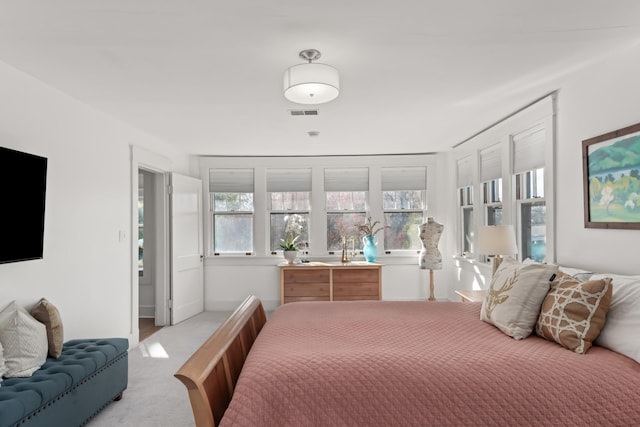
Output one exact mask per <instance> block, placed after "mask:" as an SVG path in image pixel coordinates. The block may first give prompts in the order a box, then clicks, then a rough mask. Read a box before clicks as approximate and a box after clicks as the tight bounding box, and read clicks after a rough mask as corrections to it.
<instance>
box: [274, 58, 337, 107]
mask: <svg viewBox="0 0 640 427" xmlns="http://www.w3.org/2000/svg"><path fill="white" fill-rule="evenodd" d="M339 93H340V76H339V74H338V70H336V69H335V68H333V67H332V66H330V65H326V64H318V63H311V62H309V63H307V64H300V65H294V66H293V67H289V68H287V70H286V71H285V72H284V97H285V98H287V99H288V100H289V101H291V102H295V103H297V104H323V103H325V102H329V101H333V100H334V99H336V98H337V97H338V94H339Z"/></svg>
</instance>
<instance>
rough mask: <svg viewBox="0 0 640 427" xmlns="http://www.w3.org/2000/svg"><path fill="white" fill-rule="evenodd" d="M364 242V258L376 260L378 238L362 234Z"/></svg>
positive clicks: (369, 260) (371, 260) (370, 260)
mask: <svg viewBox="0 0 640 427" xmlns="http://www.w3.org/2000/svg"><path fill="white" fill-rule="evenodd" d="M362 243H363V244H364V250H363V251H362V252H363V253H364V259H365V260H367V261H368V262H376V259H377V258H378V248H377V246H378V240H377V239H376V238H375V237H374V236H364V237H363V238H362Z"/></svg>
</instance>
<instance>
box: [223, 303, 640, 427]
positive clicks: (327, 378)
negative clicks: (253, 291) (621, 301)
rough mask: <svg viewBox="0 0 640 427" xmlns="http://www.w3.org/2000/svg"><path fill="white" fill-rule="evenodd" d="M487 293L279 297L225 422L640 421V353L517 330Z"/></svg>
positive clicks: (497, 423) (458, 423)
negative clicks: (503, 322) (483, 309)
mask: <svg viewBox="0 0 640 427" xmlns="http://www.w3.org/2000/svg"><path fill="white" fill-rule="evenodd" d="M479 311H480V303H458V302H386V301H355V302H331V303H329V302H321V303H315V302H305V303H292V304H286V305H283V306H281V307H280V308H278V309H277V310H276V311H275V312H274V313H273V315H272V316H271V317H270V318H269V320H268V321H267V324H266V326H265V328H264V329H263V330H262V332H261V333H260V335H259V337H258V339H257V340H256V342H255V344H254V346H253V348H252V349H251V352H250V353H249V355H248V357H247V360H246V363H245V365H244V368H243V370H242V373H241V376H240V378H239V381H238V384H237V387H236V390H235V394H234V397H233V399H232V401H231V404H230V406H229V408H228V410H227V412H226V413H225V416H224V418H223V419H222V423H221V426H252V427H254V426H296V427H302V426H447V425H448V426H454V425H455V426H534V425H540V426H591V425H592V426H604V425H619V426H638V425H640V364H638V363H636V362H635V361H633V360H631V359H629V358H626V357H624V356H622V355H620V354H618V353H614V352H612V351H609V350H607V349H604V348H601V347H597V346H594V347H593V348H591V350H589V352H588V353H587V354H586V355H580V354H575V353H573V352H571V351H569V350H567V349H564V348H562V347H560V346H559V345H558V344H555V343H553V342H549V341H545V340H543V339H541V338H539V337H537V336H530V337H529V338H526V339H524V340H522V341H516V340H514V339H512V338H510V337H507V336H506V335H504V334H503V333H501V332H500V331H499V330H498V329H496V328H495V327H493V326H491V325H489V324H486V323H484V322H482V321H481V320H479V318H480V314H479Z"/></svg>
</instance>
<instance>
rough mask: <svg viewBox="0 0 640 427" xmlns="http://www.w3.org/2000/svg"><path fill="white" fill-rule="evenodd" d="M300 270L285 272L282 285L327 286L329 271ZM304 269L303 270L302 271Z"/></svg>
mask: <svg viewBox="0 0 640 427" xmlns="http://www.w3.org/2000/svg"><path fill="white" fill-rule="evenodd" d="M299 268H300V270H285V271H284V284H285V285H288V284H291V283H326V284H327V285H328V284H329V274H330V272H329V270H327V269H326V268H325V269H308V270H307V269H306V267H299ZM302 268H305V270H302Z"/></svg>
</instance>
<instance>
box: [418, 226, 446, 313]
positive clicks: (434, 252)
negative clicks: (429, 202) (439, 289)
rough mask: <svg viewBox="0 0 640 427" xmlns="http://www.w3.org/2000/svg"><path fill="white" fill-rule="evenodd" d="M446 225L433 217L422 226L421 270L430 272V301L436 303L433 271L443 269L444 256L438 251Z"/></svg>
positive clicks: (419, 259)
mask: <svg viewBox="0 0 640 427" xmlns="http://www.w3.org/2000/svg"><path fill="white" fill-rule="evenodd" d="M443 229H444V225H442V224H439V223H437V222H436V221H435V220H434V219H433V218H432V217H429V218H427V222H426V223H424V224H422V225H421V226H420V241H421V242H422V250H421V251H420V256H419V258H418V265H419V266H420V268H421V269H424V270H426V269H428V270H429V301H435V296H434V292H433V270H441V269H442V255H441V254H440V250H439V249H438V241H439V240H440V236H441V235H442V230H443Z"/></svg>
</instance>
